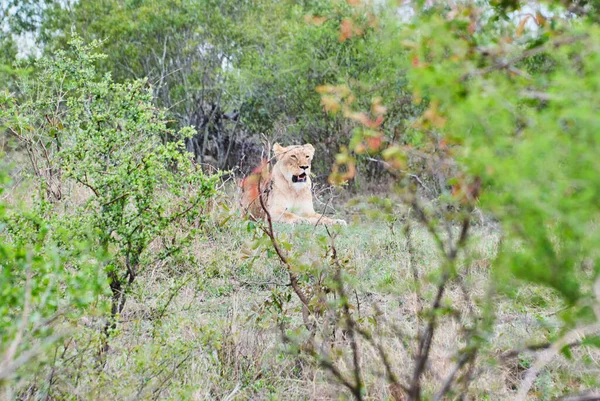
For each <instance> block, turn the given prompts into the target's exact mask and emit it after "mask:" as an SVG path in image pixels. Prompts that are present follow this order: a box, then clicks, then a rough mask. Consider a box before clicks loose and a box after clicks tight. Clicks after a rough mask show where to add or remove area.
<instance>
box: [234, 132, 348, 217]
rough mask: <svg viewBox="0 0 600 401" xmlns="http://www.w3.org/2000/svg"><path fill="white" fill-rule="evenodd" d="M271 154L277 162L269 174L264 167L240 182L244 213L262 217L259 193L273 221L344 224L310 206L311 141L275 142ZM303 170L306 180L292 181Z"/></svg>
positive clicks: (311, 200)
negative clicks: (301, 143)
mask: <svg viewBox="0 0 600 401" xmlns="http://www.w3.org/2000/svg"><path fill="white" fill-rule="evenodd" d="M273 153H274V155H275V159H276V160H277V162H276V163H275V165H274V166H273V169H272V171H271V172H270V173H268V172H267V171H266V167H267V166H264V167H265V168H264V169H262V172H261V171H259V172H256V173H255V176H254V177H252V178H253V179H252V180H249V178H250V177H247V178H246V179H245V180H244V182H243V183H242V199H241V206H242V210H243V211H244V213H245V214H247V215H249V216H250V218H252V219H259V218H263V219H264V218H265V213H264V210H263V208H262V206H261V202H260V199H258V194H259V192H260V193H262V196H263V203H264V204H265V206H266V208H267V210H268V211H269V214H270V215H271V219H272V220H273V221H275V222H283V223H291V224H295V223H308V224H313V225H315V224H343V225H345V224H346V222H345V221H344V220H334V219H330V218H329V217H326V216H323V215H321V214H319V213H316V212H315V210H314V208H313V199H312V190H311V188H312V183H311V180H310V168H311V164H312V159H313V156H314V154H315V149H314V147H313V146H312V145H311V144H305V145H300V146H298V145H297V146H288V147H283V146H281V145H279V144H278V143H276V144H275V145H274V146H273ZM303 173H304V174H305V175H306V178H305V181H304V182H294V180H295V179H298V178H297V177H299V176H301V175H302V174H303ZM302 179H304V178H302ZM259 184H260V188H258V185H259Z"/></svg>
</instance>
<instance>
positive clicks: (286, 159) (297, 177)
mask: <svg viewBox="0 0 600 401" xmlns="http://www.w3.org/2000/svg"><path fill="white" fill-rule="evenodd" d="M273 153H275V158H276V159H277V167H278V168H279V169H280V171H281V172H282V173H283V175H284V176H285V177H286V178H287V179H288V180H290V182H291V183H293V184H304V183H307V182H310V180H309V178H308V175H309V174H310V166H311V164H312V159H313V156H314V154H315V148H314V147H313V146H312V145H311V144H310V143H307V144H305V145H292V146H288V147H283V146H281V145H280V144H278V143H276V144H275V145H273Z"/></svg>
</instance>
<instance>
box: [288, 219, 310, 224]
mask: <svg viewBox="0 0 600 401" xmlns="http://www.w3.org/2000/svg"><path fill="white" fill-rule="evenodd" d="M291 223H292V224H293V225H296V224H312V221H310V219H306V218H304V217H299V218H297V219H295V220H294V221H292V222H291Z"/></svg>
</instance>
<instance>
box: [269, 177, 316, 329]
mask: <svg viewBox="0 0 600 401" xmlns="http://www.w3.org/2000/svg"><path fill="white" fill-rule="evenodd" d="M261 180H262V177H260V178H259V180H258V189H259V191H258V193H259V196H258V199H259V201H260V206H261V207H262V209H263V211H264V212H265V216H266V217H267V224H268V227H267V228H266V229H265V227H263V226H261V229H262V230H263V232H264V233H265V234H267V236H268V237H269V239H270V240H271V244H272V245H273V248H274V249H275V253H276V254H277V256H278V257H279V260H280V261H281V262H282V263H283V264H284V265H285V267H286V268H287V271H288V275H289V277H290V285H291V286H292V289H293V290H294V292H295V293H296V295H297V296H298V299H300V302H302V318H303V320H304V325H305V326H306V328H307V329H308V330H309V331H310V332H311V333H312V334H314V330H315V328H314V327H313V326H312V325H311V324H310V322H309V321H308V314H309V311H310V308H309V306H308V302H309V300H308V298H307V297H306V295H305V294H304V292H303V291H302V289H301V288H300V285H299V283H298V277H297V276H296V274H295V273H294V272H293V269H292V265H291V264H290V262H289V260H288V259H287V258H286V257H285V255H284V254H283V252H282V250H281V248H280V247H279V243H278V242H277V239H276V238H275V234H274V230H273V219H272V218H271V213H270V212H269V210H268V209H267V207H266V205H265V201H264V199H263V194H262V190H261V187H260V186H261V185H260V184H261Z"/></svg>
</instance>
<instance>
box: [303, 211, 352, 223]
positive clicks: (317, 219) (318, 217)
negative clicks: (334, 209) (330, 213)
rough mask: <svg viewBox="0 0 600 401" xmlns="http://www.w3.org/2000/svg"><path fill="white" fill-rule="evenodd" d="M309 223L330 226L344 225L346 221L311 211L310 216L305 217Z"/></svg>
mask: <svg viewBox="0 0 600 401" xmlns="http://www.w3.org/2000/svg"><path fill="white" fill-rule="evenodd" d="M306 218H307V219H308V220H309V221H310V223H311V224H313V225H317V224H323V225H326V226H331V225H334V224H340V225H343V226H345V225H346V221H345V220H339V219H331V218H329V217H327V216H323V215H322V214H319V213H313V214H312V215H310V216H307V217H306Z"/></svg>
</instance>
